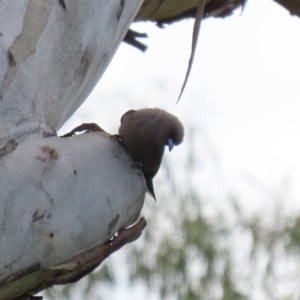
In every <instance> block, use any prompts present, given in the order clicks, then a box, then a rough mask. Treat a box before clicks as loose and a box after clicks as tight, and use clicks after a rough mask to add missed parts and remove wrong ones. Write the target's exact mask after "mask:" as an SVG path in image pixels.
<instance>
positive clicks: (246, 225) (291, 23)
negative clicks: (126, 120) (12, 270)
mask: <svg viewBox="0 0 300 300" xmlns="http://www.w3.org/2000/svg"><path fill="white" fill-rule="evenodd" d="M132 29H134V30H136V31H139V32H146V33H147V34H148V36H149V38H147V39H145V40H144V41H143V42H144V43H146V44H147V45H148V50H147V51H146V53H142V52H140V51H139V50H137V49H135V48H133V47H131V46H129V45H127V44H125V43H122V45H121V46H120V48H119V49H118V51H117V53H116V55H115V57H114V59H113V61H112V62H111V64H110V66H109V67H108V69H107V71H106V72H105V74H104V76H103V78H102V79H101V80H100V82H99V83H98V85H97V86H96V88H95V89H94V91H93V93H92V94H91V95H90V96H89V98H88V100H87V101H86V102H85V103H84V105H82V107H80V109H79V110H78V111H77V112H76V113H75V114H74V115H73V117H72V118H71V119H70V120H69V121H68V122H67V124H65V126H64V127H63V128H62V129H61V131H60V133H61V134H62V133H66V132H68V131H70V130H72V129H73V128H74V127H76V126H78V125H80V124H81V123H84V122H95V123H97V124H99V125H100V126H101V127H102V128H104V129H105V130H106V131H108V132H110V133H112V134H114V133H117V131H118V127H119V124H120V118H121V116H122V114H123V113H125V112H126V111H127V110H129V109H139V108H144V107H159V108H162V109H165V110H167V111H169V112H171V113H173V114H175V115H177V116H178V117H179V119H180V120H181V121H182V122H183V124H184V126H185V132H186V133H185V140H184V143H183V144H182V145H180V146H179V147H176V148H175V149H174V150H173V151H172V152H171V153H169V152H166V153H165V156H164V162H163V166H162V168H161V170H160V172H159V173H158V175H157V176H156V177H155V179H154V186H155V191H156V196H157V200H158V201H157V202H156V203H155V202H154V201H153V199H152V198H151V197H149V196H147V197H146V201H145V206H144V208H143V211H142V215H143V216H145V217H146V219H147V221H148V226H147V228H146V229H145V231H144V233H143V235H142V237H141V238H140V239H139V240H137V241H136V242H134V243H133V244H130V245H127V246H125V247H124V248H123V249H121V250H120V251H118V252H117V253H115V254H113V255H112V256H111V257H109V258H108V259H107V260H105V262H104V263H103V264H102V265H101V266H100V267H99V268H98V269H97V270H96V271H94V272H93V273H92V274H90V275H89V276H87V277H86V278H84V279H82V280H81V281H79V282H78V283H76V284H71V285H67V286H62V287H55V288H51V289H49V290H48V291H46V292H45V293H44V295H45V299H48V300H49V299H72V300H73V299H74V300H75V299H76V300H77V299H93V300H94V299H113V300H114V299H125V300H126V299H131V300H138V299H151V300H157V299H184V300H185V299H205V300H206V299H224V300H225V299H226V300H227V299H228V300H235V299H291V300H296V299H300V256H299V253H300V215H299V208H300V135H299V129H300V117H299V115H300V99H299V96H300V79H299V78H300V58H299V53H300V39H299V35H300V20H299V18H297V17H293V16H291V15H290V14H289V13H288V12H287V11H286V10H285V9H284V8H282V7H280V6H279V5H277V4H276V3H275V2H273V1H271V0H250V1H248V3H247V5H246V7H245V10H244V12H243V13H242V14H241V11H239V10H236V11H235V13H234V15H233V16H231V17H228V18H226V19H208V20H205V21H204V22H203V23H202V25H201V33H200V38H199V42H198V47H197V53H196V57H195V61H194V65H193V69H192V73H191V75H190V79H189V82H188V84H187V86H186V90H185V92H184V94H183V96H182V98H181V100H180V102H179V103H178V104H177V105H175V103H176V101H177V98H178V95H179V92H180V89H181V85H182V83H183V80H184V76H185V73H186V69H187V64H188V59H189V55H190V48H191V38H192V29H193V20H192V19H191V20H184V21H181V22H178V23H174V24H172V25H170V26H166V27H165V28H164V29H159V28H157V27H156V26H155V25H154V24H152V23H136V24H133V26H132Z"/></svg>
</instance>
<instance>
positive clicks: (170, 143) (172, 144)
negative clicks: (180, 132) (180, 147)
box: [168, 139, 175, 152]
mask: <svg viewBox="0 0 300 300" xmlns="http://www.w3.org/2000/svg"><path fill="white" fill-rule="evenodd" d="M168 146H169V151H170V152H171V151H172V149H173V148H174V146H175V145H174V142H173V140H172V139H168Z"/></svg>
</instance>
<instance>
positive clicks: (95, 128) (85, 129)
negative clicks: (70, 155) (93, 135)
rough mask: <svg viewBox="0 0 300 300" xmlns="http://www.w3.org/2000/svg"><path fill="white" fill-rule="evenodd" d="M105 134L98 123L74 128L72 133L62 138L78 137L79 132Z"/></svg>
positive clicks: (84, 124)
mask: <svg viewBox="0 0 300 300" xmlns="http://www.w3.org/2000/svg"><path fill="white" fill-rule="evenodd" d="M95 131H98V132H105V131H104V130H103V129H102V128H101V127H100V126H99V125H97V124H96V123H83V124H81V125H80V126H77V127H76V128H74V129H73V130H72V131H70V132H69V133H66V134H64V135H62V136H61V137H70V136H74V135H76V133H78V132H83V133H87V132H95Z"/></svg>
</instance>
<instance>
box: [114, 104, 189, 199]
mask: <svg viewBox="0 0 300 300" xmlns="http://www.w3.org/2000/svg"><path fill="white" fill-rule="evenodd" d="M118 136H119V139H120V141H121V143H122V144H123V146H124V147H125V149H126V150H127V151H128V152H129V154H130V155H131V156H132V158H133V160H134V161H135V164H137V165H139V166H140V167H141V169H142V171H143V173H144V177H145V181H146V185H147V189H148V192H149V193H150V195H151V196H152V197H153V198H154V200H155V201H156V196H155V192H154V187H153V178H154V177H155V175H156V174H157V172H158V170H159V168H160V165H161V162H162V158H163V155H164V150H165V146H168V147H169V151H171V150H172V149H173V148H174V146H177V145H179V144H181V143H182V141H183V137H184V128H183V125H182V123H181V122H180V121H179V119H178V118H177V117H176V116H174V115H172V114H170V113H168V112H166V111H165V110H162V109H159V108H144V109H140V110H129V111H127V112H126V113H125V114H124V115H123V116H122V117H121V125H120V127H119V134H118Z"/></svg>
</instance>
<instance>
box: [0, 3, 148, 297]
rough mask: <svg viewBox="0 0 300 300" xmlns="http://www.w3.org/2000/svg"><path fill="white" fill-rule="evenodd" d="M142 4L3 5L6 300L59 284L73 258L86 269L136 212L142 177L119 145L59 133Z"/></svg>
mask: <svg viewBox="0 0 300 300" xmlns="http://www.w3.org/2000/svg"><path fill="white" fill-rule="evenodd" d="M141 2H142V0H130V1H126V0H110V1H106V0H43V1H41V0H2V1H1V3H0V189H1V193H0V299H1V300H2V299H11V298H12V297H16V296H20V295H24V294H26V293H27V292H33V291H35V290H41V289H42V288H43V287H47V286H50V285H51V283H52V281H51V280H53V283H57V281H55V280H54V278H57V277H59V276H58V275H57V274H56V273H55V272H54V271H51V270H55V268H57V267H58V266H62V265H63V264H64V263H65V262H68V261H70V260H72V259H73V258H74V257H80V262H81V263H80V264H78V268H79V267H80V268H81V270H84V268H82V265H81V264H82V262H85V261H86V257H87V256H88V253H89V251H90V250H91V249H93V248H94V247H97V246H101V245H103V244H104V243H105V242H107V241H108V240H109V239H110V238H111V237H112V236H113V235H114V234H115V233H116V232H117V231H119V230H120V229H123V228H125V227H126V226H128V225H130V224H132V222H133V221H134V220H136V218H137V217H138V215H139V213H140V210H141V208H142V205H143V202H144V197H145V192H146V187H145V182H144V177H143V174H142V172H141V171H140V169H138V168H136V167H134V166H133V161H132V158H131V157H130V156H129V155H128V153H127V152H126V151H125V150H124V148H123V147H122V145H120V143H119V142H118V141H117V140H116V139H114V138H108V136H107V135H106V134H104V133H101V134H100V133H87V134H83V135H79V136H76V137H69V138H59V137H57V136H56V131H57V130H58V129H59V128H60V127H61V126H62V125H63V124H64V123H65V121H66V120H67V119H68V118H69V117H70V116H71V115H72V114H73V113H74V111H75V110H76V109H77V108H78V107H79V106H80V105H81V104H82V103H83V101H84V100H85V99H86V97H87V96H88V94H89V93H90V92H91V90H92V89H93V88H94V86H95V84H96V83H97V82H98V80H99V79H100V77H101V75H102V74H103V72H104V71H105V69H106V67H107V66H108V64H109V62H110V60H111V59H112V57H113V55H114V53H115V51H116V49H117V47H118V45H119V44H120V42H121V41H122V39H123V37H124V35H125V33H126V32H127V30H128V27H129V25H130V23H131V22H132V20H133V18H134V16H135V14H136V12H137V10H138V8H139V6H140V4H141ZM100 105H101V103H99V109H101V106H100ZM87 121H88V120H87ZM104 256H105V255H104ZM82 257H84V259H82V260H81V258H82ZM96 261H97V259H95V260H94V261H93V264H90V265H87V268H86V269H88V266H94V265H97V263H96ZM99 262H100V260H99ZM80 265H81V266H80ZM76 267H77V265H76V264H75V267H74V264H73V271H74V270H75V271H76ZM67 268H68V267H67ZM74 268H75V269H74ZM64 270H65V269H64ZM45 271H47V272H48V273H47V274H48V275H49V272H50V273H51V274H50V276H48V275H47V276H44V275H43V274H45V273H43V272H45ZM75 271H74V274H76V272H75ZM53 272H54V273H53ZM79 273H80V272H79ZM80 274H82V272H81V273H80ZM54 275H55V276H54ZM51 278H52V279H51ZM70 278H71V277H70ZM27 279H28V280H27ZM45 280H47V284H46V281H45ZM29 281H30V284H29ZM61 282H63V281H61ZM66 282H67V281H66Z"/></svg>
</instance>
